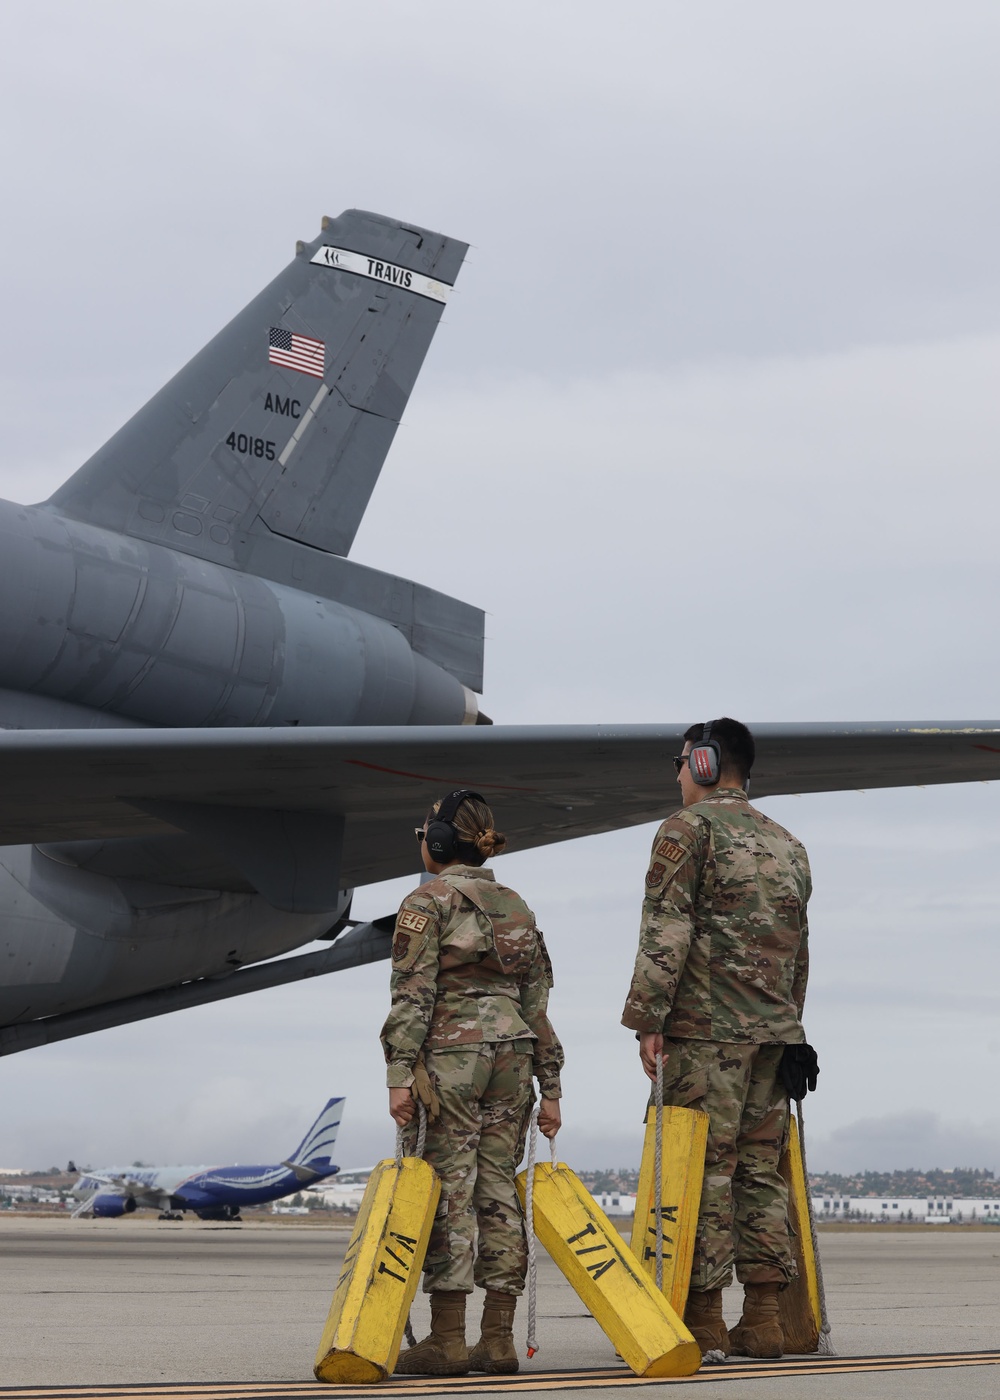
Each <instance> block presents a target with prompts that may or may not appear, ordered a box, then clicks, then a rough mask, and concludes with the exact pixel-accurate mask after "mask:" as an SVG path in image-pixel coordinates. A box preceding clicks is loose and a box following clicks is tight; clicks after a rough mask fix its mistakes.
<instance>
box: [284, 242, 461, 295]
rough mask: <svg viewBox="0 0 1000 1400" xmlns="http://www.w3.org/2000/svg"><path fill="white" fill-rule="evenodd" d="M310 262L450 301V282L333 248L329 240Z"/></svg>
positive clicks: (362, 254) (345, 249)
mask: <svg viewBox="0 0 1000 1400" xmlns="http://www.w3.org/2000/svg"><path fill="white" fill-rule="evenodd" d="M309 261H310V262H313V263H318V264H319V266H320V267H334V268H339V269H340V271H341V272H356V273H358V275H359V276H361V277H370V278H371V279H372V281H373V282H386V283H387V284H388V285H389V286H390V287H402V289H403V290H404V291H405V292H416V294H417V296H418V297H430V299H431V301H441V302H444V301H447V300H448V293H449V292H450V291H451V287H450V286H449V285H448V283H447V282H436V281H435V280H434V278H433V277H425V276H424V274H423V273H422V272H414V271H413V269H412V268H410V267H399V266H398V265H397V264H396V263H391V262H386V261H385V260H384V259H382V258H370V257H369V256H368V255H367V253H352V252H351V250H350V249H349V248H331V247H330V245H329V244H328V243H327V244H324V245H323V247H322V248H318V249H317V250H316V252H315V253H313V255H312V257H311V258H310V259H309Z"/></svg>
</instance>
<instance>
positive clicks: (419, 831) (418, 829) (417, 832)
mask: <svg viewBox="0 0 1000 1400" xmlns="http://www.w3.org/2000/svg"><path fill="white" fill-rule="evenodd" d="M413 834H414V836H415V837H416V838H417V845H418V846H422V845H423V844H424V836H425V835H426V832H425V831H424V829H423V827H422V826H415V827H414V828H413Z"/></svg>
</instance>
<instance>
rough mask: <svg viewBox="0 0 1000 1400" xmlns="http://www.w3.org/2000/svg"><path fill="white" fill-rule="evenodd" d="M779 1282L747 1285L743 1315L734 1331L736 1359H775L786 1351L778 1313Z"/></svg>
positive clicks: (733, 1342) (734, 1353)
mask: <svg viewBox="0 0 1000 1400" xmlns="http://www.w3.org/2000/svg"><path fill="white" fill-rule="evenodd" d="M780 1286H781V1285H780V1284H777V1283H747V1284H745V1285H744V1292H745V1294H746V1296H745V1297H744V1299H743V1316H742V1317H741V1318H740V1320H739V1322H738V1323H737V1324H736V1326H735V1327H734V1329H733V1335H732V1339H731V1340H732V1344H733V1355H734V1356H759V1357H769V1358H775V1357H779V1356H781V1355H782V1353H783V1352H784V1349H785V1338H784V1334H783V1333H782V1330H781V1318H780V1316H779V1313H778V1290H779V1288H780Z"/></svg>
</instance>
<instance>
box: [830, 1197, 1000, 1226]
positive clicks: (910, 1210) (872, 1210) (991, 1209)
mask: <svg viewBox="0 0 1000 1400" xmlns="http://www.w3.org/2000/svg"><path fill="white" fill-rule="evenodd" d="M812 1205H813V1213H814V1214H815V1216H816V1219H817V1220H820V1221H822V1220H848V1219H856V1220H914V1221H918V1222H920V1223H921V1224H924V1225H947V1224H948V1223H949V1222H950V1221H954V1222H956V1223H958V1222H964V1223H966V1224H968V1223H969V1222H970V1221H972V1220H982V1221H986V1222H993V1221H995V1222H996V1223H997V1224H998V1225H1000V1200H987V1199H986V1198H980V1199H978V1200H976V1199H973V1198H970V1197H968V1196H946V1195H938V1196H891V1195H888V1194H887V1195H884V1196H836V1195H834V1196H813V1198H812Z"/></svg>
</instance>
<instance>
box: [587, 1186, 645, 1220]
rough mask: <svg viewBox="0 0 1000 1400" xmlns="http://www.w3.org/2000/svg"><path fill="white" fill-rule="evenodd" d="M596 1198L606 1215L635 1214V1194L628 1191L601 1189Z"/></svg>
mask: <svg viewBox="0 0 1000 1400" xmlns="http://www.w3.org/2000/svg"><path fill="white" fill-rule="evenodd" d="M594 1200H595V1201H596V1202H597V1204H598V1205H599V1206H600V1207H601V1210H603V1211H604V1214H605V1215H635V1202H636V1198H635V1196H630V1195H629V1194H628V1192H627V1191H601V1192H600V1193H599V1194H598V1195H596V1196H595V1197H594Z"/></svg>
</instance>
